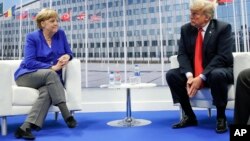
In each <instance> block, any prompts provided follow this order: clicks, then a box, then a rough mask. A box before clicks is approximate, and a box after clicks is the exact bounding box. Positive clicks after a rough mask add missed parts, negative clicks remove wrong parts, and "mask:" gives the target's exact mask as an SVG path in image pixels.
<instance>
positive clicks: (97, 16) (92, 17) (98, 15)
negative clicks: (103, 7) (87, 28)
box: [90, 12, 102, 22]
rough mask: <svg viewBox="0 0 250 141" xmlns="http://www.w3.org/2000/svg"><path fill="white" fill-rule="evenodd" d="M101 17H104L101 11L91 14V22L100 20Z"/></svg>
mask: <svg viewBox="0 0 250 141" xmlns="http://www.w3.org/2000/svg"><path fill="white" fill-rule="evenodd" d="M101 19H102V17H101V12H99V13H96V14H93V15H92V16H90V21H91V22H99V21H100V20H101Z"/></svg>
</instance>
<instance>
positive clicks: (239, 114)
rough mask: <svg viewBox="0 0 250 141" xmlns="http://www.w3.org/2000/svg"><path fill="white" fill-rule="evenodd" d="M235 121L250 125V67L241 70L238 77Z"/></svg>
mask: <svg viewBox="0 0 250 141" xmlns="http://www.w3.org/2000/svg"><path fill="white" fill-rule="evenodd" d="M234 123H235V124H240V125H246V124H248V125H250V69H245V70H243V71H242V72H240V74H239V76H238V78H237V82H236V94H235V108H234Z"/></svg>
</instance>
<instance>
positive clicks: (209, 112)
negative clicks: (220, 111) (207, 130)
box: [207, 108, 211, 118]
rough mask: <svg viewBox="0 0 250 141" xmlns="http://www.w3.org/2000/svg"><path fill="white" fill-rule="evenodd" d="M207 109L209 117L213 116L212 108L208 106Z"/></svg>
mask: <svg viewBox="0 0 250 141" xmlns="http://www.w3.org/2000/svg"><path fill="white" fill-rule="evenodd" d="M207 110H208V117H210V118H211V108H207Z"/></svg>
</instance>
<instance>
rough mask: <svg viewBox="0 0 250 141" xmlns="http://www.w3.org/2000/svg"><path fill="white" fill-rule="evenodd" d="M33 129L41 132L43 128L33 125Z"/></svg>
mask: <svg viewBox="0 0 250 141" xmlns="http://www.w3.org/2000/svg"><path fill="white" fill-rule="evenodd" d="M31 129H33V130H36V131H40V130H41V129H42V128H41V127H39V126H37V125H35V124H33V123H31Z"/></svg>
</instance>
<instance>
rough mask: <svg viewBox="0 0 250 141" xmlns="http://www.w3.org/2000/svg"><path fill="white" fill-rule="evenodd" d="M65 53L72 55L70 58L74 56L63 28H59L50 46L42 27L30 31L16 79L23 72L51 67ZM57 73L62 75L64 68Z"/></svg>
mask: <svg viewBox="0 0 250 141" xmlns="http://www.w3.org/2000/svg"><path fill="white" fill-rule="evenodd" d="M64 54H68V55H70V60H71V59H72V57H73V54H72V51H71V50H70V47H69V44H68V41H67V38H66V35H65V32H64V31H63V30H61V29H59V30H58V31H57V32H56V33H55V34H54V36H53V37H52V44H51V47H49V46H48V44H47V42H46V40H45V37H44V36H43V31H42V30H41V29H39V30H36V31H34V32H31V33H29V34H28V35H27V36H26V43H25V48H24V59H23V61H22V62H21V64H20V66H19V68H18V69H17V70H16V72H15V74H14V75H15V80H16V79H17V78H18V77H19V76H21V75H23V74H26V73H31V72H35V71H37V70H38V69H49V68H50V67H52V66H53V65H55V64H56V63H57V61H58V60H57V59H58V58H60V57H61V56H62V55H64ZM57 73H58V74H59V76H60V77H61V76H62V70H60V71H57ZM61 78H62V77H61Z"/></svg>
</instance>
